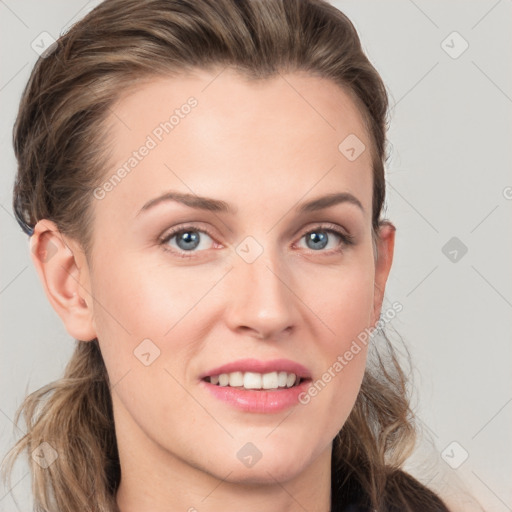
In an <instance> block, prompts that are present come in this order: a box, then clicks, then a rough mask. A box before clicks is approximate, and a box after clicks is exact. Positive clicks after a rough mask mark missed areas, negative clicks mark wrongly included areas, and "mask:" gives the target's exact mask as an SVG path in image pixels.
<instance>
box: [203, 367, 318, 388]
mask: <svg viewBox="0 0 512 512" xmlns="http://www.w3.org/2000/svg"><path fill="white" fill-rule="evenodd" d="M202 380H203V381H205V382H208V383H209V384H213V385H214V386H218V387H230V388H237V389H246V390H260V391H268V390H276V389H277V390H279V389H288V388H293V387H297V386H299V385H300V384H301V383H302V382H304V381H306V380H309V379H307V378H305V377H300V376H298V375H296V374H295V373H291V372H286V371H273V372H268V373H257V372H242V371H234V372H230V373H220V374H217V375H209V376H206V377H204V378H203V379H202Z"/></svg>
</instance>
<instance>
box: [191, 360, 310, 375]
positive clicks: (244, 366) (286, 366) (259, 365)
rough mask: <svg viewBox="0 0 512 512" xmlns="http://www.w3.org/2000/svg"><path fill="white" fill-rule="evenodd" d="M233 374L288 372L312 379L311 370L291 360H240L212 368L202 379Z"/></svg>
mask: <svg viewBox="0 0 512 512" xmlns="http://www.w3.org/2000/svg"><path fill="white" fill-rule="evenodd" d="M232 372H255V373H270V372H287V373H294V374H295V375H297V377H301V378H303V379H310V378H311V374H310V372H309V370H308V369H307V368H306V367H305V366H303V365H302V364H300V363H296V362H295V361H292V360H290V359H272V360H270V361H260V360H258V359H239V360H238V361H233V362H231V363H227V364H224V365H222V366H217V367H216V368H212V369H211V370H208V371H206V372H204V373H202V374H201V375H200V379H204V378H205V377H211V376H212V375H220V374H221V373H232Z"/></svg>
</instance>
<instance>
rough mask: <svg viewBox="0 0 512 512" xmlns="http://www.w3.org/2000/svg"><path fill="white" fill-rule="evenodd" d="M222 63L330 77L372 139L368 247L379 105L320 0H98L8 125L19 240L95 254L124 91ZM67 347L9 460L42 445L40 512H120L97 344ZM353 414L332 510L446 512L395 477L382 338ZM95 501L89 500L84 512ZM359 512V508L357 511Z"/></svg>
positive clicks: (404, 430)
mask: <svg viewBox="0 0 512 512" xmlns="http://www.w3.org/2000/svg"><path fill="white" fill-rule="evenodd" d="M225 66H229V67H231V68H234V69H236V70H238V71H239V72H240V73H242V74H244V75H245V76H247V77H249V78H250V79H253V80H257V79H265V78H268V77H271V76H275V75H276V74H277V73H280V72H283V71H292V72H293V71H303V72H306V73H309V74H312V75H315V76H319V77H322V78H327V79H330V80H332V81H333V82H335V83H336V84H338V85H339V86H340V87H342V88H343V89H344V90H345V91H347V92H348V93H349V94H350V95H351V97H352V98H353V100H354V102H355V103H356V105H357V106H358V107H359V110H360V113H361V115H362V117H363V119H364V122H365V125H366V127H367V130H368V133H369V135H370V137H371V140H372V147H371V151H372V155H373V215H372V224H373V231H374V236H375V235H376V233H377V232H378V229H379V227H380V226H381V225H382V223H383V222H385V221H384V220H383V219H382V218H381V215H382V209H383V203H384V196H385V181H384V162H385V158H386V154H385V152H386V129H387V113H388V98H387V93H386V88H385V86H384V84H383V82H382V80H381V78H380V76H379V74H378V72H377V71H376V70H375V68H374V67H373V66H372V64H371V63H370V62H369V60H368V58H367V57H366V56H365V54H364V52H363V50H362V48H361V43H360V40H359V37H358V34H357V32H356V30H355V28H354V26H353V25H352V23H351V22H350V20H349V19H348V18H347V17H346V16H345V15H344V14H343V13H341V12H340V11H339V10H338V9H336V8H335V7H333V6H332V5H330V4H329V3H327V2H326V1H323V0H179V1H178V0H106V1H104V2H103V3H101V4H100V5H99V6H97V7H96V8H95V9H94V10H93V11H91V12H90V13H89V14H88V15H87V16H85V17H84V18H83V19H82V20H81V21H79V22H78V23H76V24H75V25H74V26H73V27H72V28H71V29H70V30H69V31H68V32H67V33H66V34H64V35H63V36H61V37H60V39H59V40H58V43H57V44H56V46H55V48H54V49H53V51H51V52H49V54H48V55H45V56H44V58H43V57H42V58H40V59H39V60H38V62H37V63H36V65H35V67H34V69H33V71H32V74H31V76H30V79H29V82H28V84H27V86H26V88H25V90H24V93H23V97H22V99H21V103H20V108H19V113H18V117H17V119H16V123H15V127H14V149H15V153H16V158H17V160H18V173H17V176H16V181H15V186H14V202H13V205H14V212H15V215H16V218H17V220H18V222H19V223H20V225H21V227H22V228H23V229H24V231H25V232H26V233H28V234H31V233H32V229H33V227H34V225H35V224H36V222H37V221H38V220H40V219H50V220H52V221H54V222H55V223H56V225H57V226H58V228H59V229H60V230H61V232H62V233H64V234H66V235H68V236H70V237H72V238H75V239H77V240H79V241H80V243H81V244H82V246H83V247H84V249H85V251H86V254H87V253H88V252H89V250H90V248H91V241H92V233H91V226H92V225H93V223H92V199H93V196H92V191H93V190H94V188H95V187H97V186H98V185H99V184H100V183H101V180H102V178H103V176H104V174H105V169H106V163H107V154H108V151H106V148H105V143H104V140H105V138H104V135H105V132H104V127H105V120H106V118H107V115H108V114H109V112H110V108H111V107H112V105H113V104H114V103H115V102H116V100H117V99H118V98H119V96H120V94H121V93H123V92H126V91H127V90H128V89H129V88H130V87H133V86H135V85H136V84H137V83H141V81H144V80H147V79H150V78H154V77H155V76H169V75H177V76H179V73H181V72H185V71H187V70H193V69H213V68H219V67H220V68H222V67H225ZM76 343H77V346H76V349H75V352H74V353H73V356H72V358H71V360H70V362H69V363H68V365H67V367H66V369H65V374H64V376H63V378H62V379H60V380H57V381H56V382H52V383H50V384H48V385H47V386H45V387H43V388H41V389H39V390H36V391H35V392H33V393H31V394H30V395H29V396H27V397H26V398H25V400H24V402H23V404H22V405H21V407H20V408H19V409H18V411H17V413H16V418H15V422H16V423H18V422H19V419H20V416H21V414H22V413H23V415H24V419H25V422H26V424H27V434H26V435H24V436H23V437H22V438H21V439H20V440H19V441H18V442H17V443H16V445H15V446H14V448H13V449H12V450H11V452H10V453H9V454H8V457H7V464H6V468H7V471H5V473H6V474H10V471H12V466H13V464H14V461H15V460H16V459H17V458H18V456H19V455H20V454H21V453H22V452H23V451H25V450H27V451H28V452H29V453H30V452H32V450H34V449H35V448H37V447H38V446H39V445H40V444H41V443H42V442H44V441H46V442H48V443H49V444H50V445H51V446H52V447H53V448H54V449H55V450H56V451H57V453H58V454H59V456H58V458H57V459H56V460H55V461H54V462H53V464H51V465H50V466H49V467H48V468H46V469H43V468H42V467H40V466H39V465H38V464H36V463H35V462H34V461H33V460H32V459H29V460H30V464H31V474H32V477H33V495H34V500H35V506H36V508H37V510H44V511H57V510H58V511H59V512H76V511H77V510H94V511H102V512H107V511H108V512H112V511H116V510H117V505H116V501H115V493H116V489H117V486H118V484H119V480H120V467H119V457H118V452H117V447H116V437H115V431H114V418H113V413H112V402H111V394H110V393H111V389H110V382H109V379H108V374H107V371H106V368H105V366H104V363H103V360H102V357H101V353H100V350H99V346H98V341H97V339H95V340H93V341H91V342H84V341H79V340H77V341H76ZM382 344H383V346H382V347H380V353H379V354H378V355H377V356H376V357H375V358H374V360H373V363H372V362H371V361H369V363H368V366H367V369H366V372H365V376H364V378H363V383H362V387H361V390H360V392H359V395H358V398H357V401H356V404H355V406H354V408H353V410H352V412H351V414H350V416H349V418H348V420H347V422H346V423H345V425H344V426H343V428H342V430H341V431H340V432H339V434H338V435H337V436H336V438H335V440H334V443H333V457H332V485H331V488H332V511H333V512H334V511H341V510H347V509H346V508H345V507H347V506H348V505H349V504H354V505H359V506H360V507H363V508H362V509H360V510H370V509H377V510H379V512H386V511H389V512H391V511H412V510H421V511H424V512H426V511H447V510H448V509H447V508H446V506H445V505H444V504H443V503H442V501H441V499H440V498H438V497H437V496H436V495H435V494H434V493H433V492H432V491H430V490H428V489H427V488H426V487H424V486H423V485H422V484H420V483H419V482H418V481H417V480H415V479H414V478H413V477H412V476H410V475H408V474H407V473H405V472H404V471H403V470H401V469H400V467H401V465H402V464H403V462H404V461H405V460H406V458H407V457H408V455H409V454H410V453H411V451H412V448H413V446H414V441H415V433H416V430H415V426H414V423H413V417H412V413H411V409H410V406H409V397H408V392H407V388H406V380H407V379H406V376H405V373H404V371H403V370H402V368H401V367H400V364H399V362H398V358H397V356H396V354H395V351H394V349H393V347H392V345H391V343H390V342H389V341H388V339H387V337H386V336H385V335H384V336H383V342H382ZM92 502H94V503H92ZM364 507H366V508H364Z"/></svg>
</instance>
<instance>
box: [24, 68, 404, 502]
mask: <svg viewBox="0 0 512 512" xmlns="http://www.w3.org/2000/svg"><path fill="white" fill-rule="evenodd" d="M218 73H219V71H218V70H217V71H216V72H206V71H198V72H197V73H194V74H193V75H187V76H183V77H181V78H179V79H178V78H155V79H152V80H151V81H149V82H147V83H145V84H143V85H141V86H139V87H138V88H137V89H136V90H134V91H130V93H125V94H124V95H123V96H121V98H120V100H119V101H118V102H117V104H116V105H115V106H114V107H113V108H112V112H113V113H112V114H111V115H110V118H109V126H110V132H109V142H110V143H112V146H111V148H112V150H111V151H112V159H111V164H112V165H111V167H110V168H109V169H108V171H107V172H106V173H105V178H106V179H108V177H110V176H111V175H112V174H113V172H115V170H116V169H117V168H118V167H119V166H120V165H122V163H123V162H125V161H126V160H127V159H128V158H129V156H130V155H131V153H132V151H134V150H136V149H137V148H139V147H140V146H141V145H142V144H143V143H144V141H145V140H146V138H147V136H148V134H151V133H152V130H154V128H155V127H156V126H158V125H159V123H161V122H162V121H164V120H166V119H168V118H169V116H170V114H171V113H172V111H173V110H174V109H175V108H179V107H180V105H182V104H184V103H185V102H186V100H187V98H189V97H190V96H194V97H195V98H196V99H197V101H198V104H197V106H196V107H195V108H194V109H192V110H191V112H190V114H188V115H187V116H186V117H184V118H183V119H181V120H180V123H179V125H178V126H177V127H175V129H174V130H173V131H172V132H170V133H169V134H167V135H166V136H165V137H164V138H163V140H162V141H161V142H160V143H159V144H158V145H157V147H156V148H154V149H152V150H151V151H150V152H149V154H148V155H147V156H146V157H145V158H144V159H143V160H142V161H141V162H140V163H139V164H138V165H137V167H136V168H134V169H133V170H132V171H131V172H130V174H128V175H127V176H126V177H125V178H124V179H123V180H122V181H121V183H119V184H117V186H116V187H115V188H114V189H113V190H112V191H110V192H109V193H108V194H106V195H105V197H104V198H103V199H101V200H98V199H94V198H92V201H93V211H94V238H93V249H92V252H91V254H90V255H88V258H87V257H86V256H85V254H84V253H83V251H82V250H81V246H80V244H79V243H78V242H77V241H75V240H72V239H70V238H68V237H65V236H64V235H63V234H62V233H60V232H59V231H58V229H57V227H56V226H55V224H54V223H53V222H51V221H49V220H47V219H44V220H42V221H40V222H38V224H37V225H36V227H35V232H34V235H33V236H32V239H31V243H32V252H33V260H34V264H35V266H36V269H37V271H38V274H39V276H40V278H41V280H42V282H43V285H44V288H45V291H46V293H47V296H48V298H49V300H50V302H51V304H52V305H53V307H54V308H55V310H56V312H57V313H58V314H59V316H60V318H61V319H62V321H63V322H64V324H65V326H66V329H67V331H68V332H69V334H70V335H71V336H73V337H74V338H76V339H80V340H91V339H94V338H95V337H97V338H98V340H99V343H100V347H101V351H102V354H103V357H104V360H105V364H106V367H107V370H108V374H109V377H110V380H111V382H112V384H113V390H112V399H113V405H114V417H115V425H116V435H117V439H118V447H119V453H120V460H121V468H122V479H121V484H120V488H119V491H118V494H117V501H118V504H119V507H120V510H121V511H122V512H135V511H140V510H151V511H154V512H160V511H161V512H163V511H169V512H170V511H175V510H194V509H195V510H198V511H200V512H210V511H222V512H226V511H239V510H245V511H249V512H250V511H256V510H258V511H260V510H267V511H269V512H271V511H276V512H277V511H280V512H282V511H296V510H297V511H298V510H304V509H306V510H308V511H327V510H329V501H330V462H331V447H332V440H333V438H334V437H335V435H336V434H337V432H338V431H339V430H340V429H341V427H342V426H343V424H344V422H345V421H346V419H347V417H348V415H349V413H350V411H351V409H352V407H353V405H354V403H355V400H356V397H357V393H358V391H359V388H360V385H361V380H362V377H363V373H364V368H365V361H366V349H365V348H364V347H363V350H361V352H359V354H357V355H356V356H355V357H354V358H353V359H352V360H351V361H350V363H349V364H347V365H346V366H345V367H344V369H343V371H342V372H340V373H338V374H336V376H335V377H334V378H333V379H332V380H331V382H329V384H328V385H327V386H325V388H324V389H323V390H322V391H321V392H320V393H319V394H318V395H317V396H316V397H314V398H313V399H312V400H311V401H310V403H308V404H307V405H301V404H297V405H296V406H293V407H292V408H290V409H287V410H285V411H282V412H278V413H272V414H261V413H249V412H242V411H239V410H237V409H234V408H233V407H231V406H229V405H227V404H225V403H224V402H221V401H219V400H217V399H215V398H213V397H212V396H211V395H210V394H209V393H207V392H206V391H205V390H204V389H202V387H201V386H200V385H199V375H200V374H201V373H202V372H204V371H207V370H209V369H212V368H214V367H216V366H219V365H221V364H225V363H228V362H231V361H233V360H236V359H239V358H246V357H253V358H256V359H261V360H270V359H274V358H287V359H291V360H293V361H297V362H299V363H301V364H303V365H304V366H306V367H307V368H308V369H309V370H310V372H311V374H312V376H313V380H316V379H319V378H320V377H321V376H322V374H323V373H324V372H325V371H326V370H327V369H328V368H329V367H331V366H332V365H333V363H334V362H335V361H336V358H337V357H338V356H339V355H342V354H344V353H345V352H346V350H348V349H349V347H350V345H351V343H352V341H353V340H354V339H356V337H357V335H358V334H359V333H360V332H362V331H364V329H365V328H367V327H370V326H372V325H374V324H375V323H376V321H377V320H378V318H379V314H380V310H381V307H382V299H383V293H384V290H385V285H386V280H387V277H388V274H389V271H390V267H391V262H392V257H393V247H394V233H395V230H394V227H393V226H392V225H390V224H388V225H384V226H383V227H382V228H381V230H380V233H379V238H378V242H377V249H378V257H377V258H375V254H374V250H373V246H372V225H371V205H372V170H371V155H370V150H369V148H370V138H369V136H368V134H367V132H366V130H365V128H364V124H363V121H362V118H361V115H360V113H359V112H358V110H357V107H356V106H355V104H354V102H353V101H352V100H351V98H350V97H349V96H348V95H347V94H346V93H345V92H344V91H343V90H342V89H340V88H339V87H338V86H337V85H336V84H334V83H332V82H330V81H328V80H324V79H320V78H316V77H312V76H309V75H306V74H303V73H292V74H288V75H281V76H277V77H275V78H271V79H266V80H264V81H260V82H250V81H248V80H246V79H245V78H242V77H240V76H239V75H237V74H236V73H235V72H234V71H230V70H224V71H223V72H222V73H221V74H220V75H219V76H217V75H218ZM216 76H217V78H215V77H216ZM349 134H356V135H357V137H358V138H359V139H360V140H361V141H363V143H364V144H365V145H366V148H367V149H366V150H365V151H364V152H363V153H362V154H361V155H360V156H359V157H358V158H357V159H356V160H355V161H349V160H348V159H347V158H345V156H344V155H343V154H342V153H341V152H340V151H339V150H338V145H339V144H340V142H341V141H343V140H344V139H345V137H347V135H349ZM168 190H175V191H179V192H184V193H193V194H197V195H199V196H207V197H211V198H215V199H221V200H223V201H226V202H228V203H230V204H231V205H232V206H233V207H234V208H236V210H237V212H236V213H235V214H227V213H215V214H213V213H212V212H207V211H200V210H195V209H192V208H190V207H187V206H185V205H182V204H178V203H175V202H163V203H161V204H159V205H158V206H155V207H154V208H152V209H150V210H148V211H147V212H144V213H141V214H139V215H137V213H138V212H139V210H140V209H141V207H142V206H143V205H144V204H145V203H146V202H147V201H148V200H150V199H153V198H155V197H157V196H159V195H160V194H162V193H163V192H164V191H168ZM334 192H349V193H351V194H353V195H354V196H355V197H356V198H357V199H358V200H359V201H360V203H361V205H362V207H363V209H360V208H358V207H357V206H356V205H354V204H351V203H348V202H345V203H341V204H337V205H335V206H332V207H329V208H326V209H324V210H321V211H318V212H312V213H308V214H305V215H303V216H298V215H297V214H296V213H295V211H294V208H295V206H296V205H297V204H298V203H300V202H304V201H307V200H310V199H313V198H316V197H320V196H323V195H326V194H331V193H334ZM321 222H329V223H331V224H333V225H335V226H337V227H338V228H339V229H340V230H341V231H342V232H348V233H349V234H351V235H352V236H353V237H354V245H350V246H349V245H347V246H345V245H344V244H343V242H342V241H341V239H340V238H338V237H337V236H336V235H335V234H328V236H329V242H328V246H327V247H325V248H320V249H316V250H315V248H314V247H313V248H311V245H310V246H308V245H307V243H306V237H305V234H306V233H309V232H311V231H313V232H316V233H317V232H318V231H320V232H322V229H320V228H319V227H318V226H319V224H320V223H321ZM185 223H187V224H188V223H192V224H193V225H194V228H196V229H204V228H206V229H210V231H211V234H212V235H211V237H210V236H209V235H205V234H202V233H199V236H201V245H200V247H198V248H196V249H194V251H195V252H194V255H195V256H194V257H193V258H181V257H179V256H178V255H177V253H173V252H169V251H166V250H165V249H164V248H165V247H168V248H170V249H174V250H175V251H177V252H181V253H183V252H186V251H184V250H183V249H181V251H180V246H178V245H177V241H178V240H177V238H176V237H175V238H174V239H173V240H172V241H170V242H167V245H165V244H159V241H158V238H159V236H160V235H162V234H165V233H166V232H167V231H169V229H170V228H172V227H175V226H178V227H180V226H184V225H185ZM247 236H251V237H253V238H254V239H255V240H256V241H257V242H258V244H259V245H260V246H261V248H262V254H261V255H260V256H259V257H258V258H257V259H256V260H255V261H254V262H252V263H248V262H247V261H245V260H244V259H243V258H242V257H241V256H240V255H239V254H238V253H237V252H236V247H237V245H238V244H240V243H241V242H242V241H243V240H244V239H245V238H246V237H247ZM49 242H51V243H52V244H53V245H54V246H55V247H56V249H55V254H53V255H52V257H51V258H46V259H45V258H42V257H41V255H44V253H45V251H46V250H47V248H48V247H47V244H48V243H49ZM181 247H183V244H182V245H181ZM336 248H339V249H340V250H339V251H336ZM251 250H253V249H251ZM148 338H149V339H150V340H151V341H152V343H154V344H155V345H156V346H157V347H158V348H159V350H160V356H159V357H158V358H156V359H155V360H154V361H153V362H152V363H151V364H150V365H149V366H145V365H144V364H142V363H141V361H140V360H139V359H138V358H137V357H135V356H134V353H133V352H134V350H135V349H136V347H137V346H138V345H139V344H140V343H141V341H142V340H144V339H148ZM247 442H251V443H253V444H254V445H255V446H256V447H257V448H258V449H259V451H260V452H261V453H262V458H261V459H260V460H259V461H258V462H257V463H256V464H255V465H254V466H252V467H250V468H248V467H246V466H245V465H244V464H242V463H241V462H240V460H239V459H238V458H237V456H236V454H237V452H238V450H240V448H241V447H243V446H244V445H245V444H246V443H247Z"/></svg>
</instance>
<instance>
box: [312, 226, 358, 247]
mask: <svg viewBox="0 0 512 512" xmlns="http://www.w3.org/2000/svg"><path fill="white" fill-rule="evenodd" d="M302 238H305V240H306V246H307V248H308V249H311V250H312V251H315V252H318V251H322V250H323V249H325V248H326V247H327V246H328V245H329V243H331V245H333V247H330V248H328V249H327V250H326V251H323V252H327V253H329V252H331V250H334V251H340V250H341V249H340V245H352V244H353V240H352V237H351V236H349V235H347V234H345V233H342V232H341V231H337V230H334V229H326V228H323V227H319V228H317V229H315V230H312V231H308V232H307V233H306V234H305V235H303V237H302ZM333 239H334V240H333Z"/></svg>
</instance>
